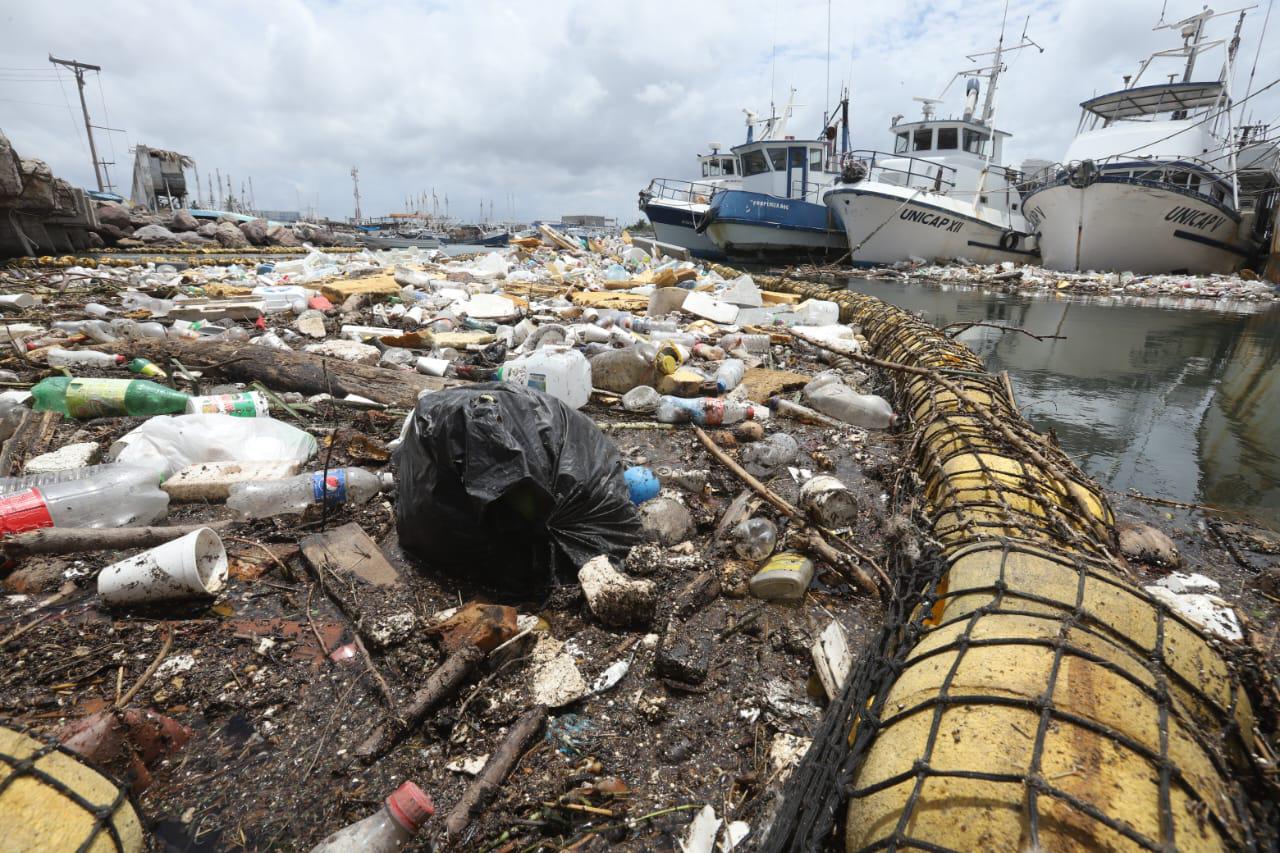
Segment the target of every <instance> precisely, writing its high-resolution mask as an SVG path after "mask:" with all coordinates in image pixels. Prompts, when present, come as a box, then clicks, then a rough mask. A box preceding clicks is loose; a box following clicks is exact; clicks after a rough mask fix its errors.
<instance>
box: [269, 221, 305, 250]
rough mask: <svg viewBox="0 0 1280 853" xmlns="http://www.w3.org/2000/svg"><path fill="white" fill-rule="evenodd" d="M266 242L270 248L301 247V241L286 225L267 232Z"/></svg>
mask: <svg viewBox="0 0 1280 853" xmlns="http://www.w3.org/2000/svg"><path fill="white" fill-rule="evenodd" d="M267 242H268V243H269V244H270V245H272V246H301V245H302V241H301V240H299V239H298V237H297V235H296V234H294V233H293V229H292V228H290V227H288V226H287V225H277V226H275V227H274V228H272V229H271V230H269V231H268V232H267Z"/></svg>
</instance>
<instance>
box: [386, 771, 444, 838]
mask: <svg viewBox="0 0 1280 853" xmlns="http://www.w3.org/2000/svg"><path fill="white" fill-rule="evenodd" d="M386 802H387V811H389V812H391V816H392V817H393V818H395V819H396V823H398V824H400V825H401V826H403V827H404V828H405V830H406V831H407V832H417V831H418V830H419V829H420V828H421V827H422V825H423V824H424V823H426V822H427V818H429V817H431V816H432V815H433V814H435V813H436V806H435V803H433V802H431V797H429V796H428V795H427V792H426V791H424V790H422V789H421V788H419V787H418V786H417V785H415V784H413V783H412V782H405V783H404V784H403V785H401V786H400V787H399V788H396V789H395V790H394V791H392V792H391V796H389V797H387V801H386Z"/></svg>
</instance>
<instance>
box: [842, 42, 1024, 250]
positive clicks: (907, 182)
mask: <svg viewBox="0 0 1280 853" xmlns="http://www.w3.org/2000/svg"><path fill="white" fill-rule="evenodd" d="M1025 47H1036V48H1039V45H1037V44H1035V42H1032V41H1031V40H1030V39H1028V38H1027V36H1026V33H1025V32H1024V33H1023V37H1022V40H1021V41H1020V43H1019V44H1017V45H1016V46H1014V47H1011V48H1006V47H1004V34H1003V32H1002V33H1001V37H1000V40H999V42H998V43H997V45H996V48H995V50H993V51H987V52H984V53H980V54H974V55H972V56H970V57H968V59H970V60H971V61H977V59H978V57H979V56H984V57H986V56H989V57H991V64H990V66H987V67H979V68H973V69H968V70H965V71H961V72H959V73H958V74H956V75H955V76H954V77H953V78H952V82H954V81H955V80H957V79H962V78H963V79H966V80H967V81H968V82H967V83H966V92H965V107H964V112H963V114H962V115H961V116H960V117H959V118H945V119H939V118H936V117H935V112H936V106H937V105H938V104H940V103H942V102H943V101H942V99H941V98H916V100H917V101H920V102H921V103H922V105H923V110H922V112H923V116H922V118H921V120H919V121H914V122H906V123H902V122H900V121H899V119H900V117H899V119H894V123H893V125H892V126H891V127H890V132H891V133H893V137H894V147H893V151H892V152H887V151H853V152H851V153H850V155H849V156H848V157H847V158H846V160H845V164H844V168H843V171H842V174H841V176H840V178H839V179H838V180H837V182H836V183H835V184H834V185H833V186H832V187H831V188H830V189H828V190H827V191H826V192H825V193H824V194H823V201H824V202H825V203H826V205H827V207H828V208H829V209H830V210H831V211H832V213H833V214H834V215H835V217H836V218H837V219H838V220H839V222H840V224H841V225H842V226H843V228H844V231H845V234H846V236H847V238H848V245H849V259H850V260H851V261H852V263H853V264H854V265H855V266H881V265H887V264H894V263H898V262H901V261H909V260H913V259H918V260H924V261H929V262H945V261H950V260H956V259H964V260H968V261H973V262H976V263H981V264H993V263H1000V262H1003V261H1013V262H1015V263H1026V262H1028V261H1034V260H1036V259H1037V252H1036V244H1035V237H1034V235H1033V234H1032V233H1031V228H1030V226H1029V225H1028V223H1027V220H1026V218H1025V217H1024V216H1023V212H1022V209H1021V207H1022V197H1021V194H1020V193H1019V192H1018V189H1017V182H1018V180H1019V179H1020V176H1019V175H1018V173H1017V172H1016V171H1015V170H1012V169H1008V168H1006V167H1004V166H1001V165H998V164H999V163H1000V162H1001V158H1002V156H1003V154H1004V151H1003V147H1004V146H1003V143H1004V140H1005V139H1007V138H1008V137H1009V135H1010V134H1008V133H1006V132H1005V131H1002V130H997V129H996V128H995V127H994V125H993V123H992V122H993V118H994V104H995V93H996V86H997V83H998V82H999V79H1000V74H1001V72H1002V71H1003V70H1004V65H1003V57H1004V55H1005V54H1007V53H1009V52H1011V51H1014V50H1021V49H1022V48H1025ZM984 77H985V79H986V81H987V90H986V97H985V101H984V103H983V106H982V111H981V113H978V112H977V109H978V97H979V93H980V90H981V80H982V79H983V78H984ZM950 86H951V83H948V84H947V87H946V88H944V89H943V95H945V94H946V89H947V88H950Z"/></svg>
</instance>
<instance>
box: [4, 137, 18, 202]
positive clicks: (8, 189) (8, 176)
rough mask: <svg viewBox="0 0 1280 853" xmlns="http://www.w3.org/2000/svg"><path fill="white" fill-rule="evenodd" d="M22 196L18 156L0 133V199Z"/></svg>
mask: <svg viewBox="0 0 1280 853" xmlns="http://www.w3.org/2000/svg"><path fill="white" fill-rule="evenodd" d="M21 194H22V170H21V167H20V165H19V160H18V155H17V153H16V152H15V151H14V150H13V146H12V145H10V144H9V140H8V139H7V138H5V135H4V133H0V198H17V197H18V196H19V195H21Z"/></svg>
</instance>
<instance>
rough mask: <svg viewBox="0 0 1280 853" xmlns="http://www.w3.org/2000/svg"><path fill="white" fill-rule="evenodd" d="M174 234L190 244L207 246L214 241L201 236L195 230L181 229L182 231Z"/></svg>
mask: <svg viewBox="0 0 1280 853" xmlns="http://www.w3.org/2000/svg"><path fill="white" fill-rule="evenodd" d="M174 236H176V237H177V238H178V240H180V241H181V242H183V243H188V244H190V245H192V246H207V245H209V244H210V243H212V242H214V241H213V240H210V239H209V238H208V237H201V236H200V235H199V234H197V233H196V232H195V231H183V232H182V233H180V234H175V235H174Z"/></svg>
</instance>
